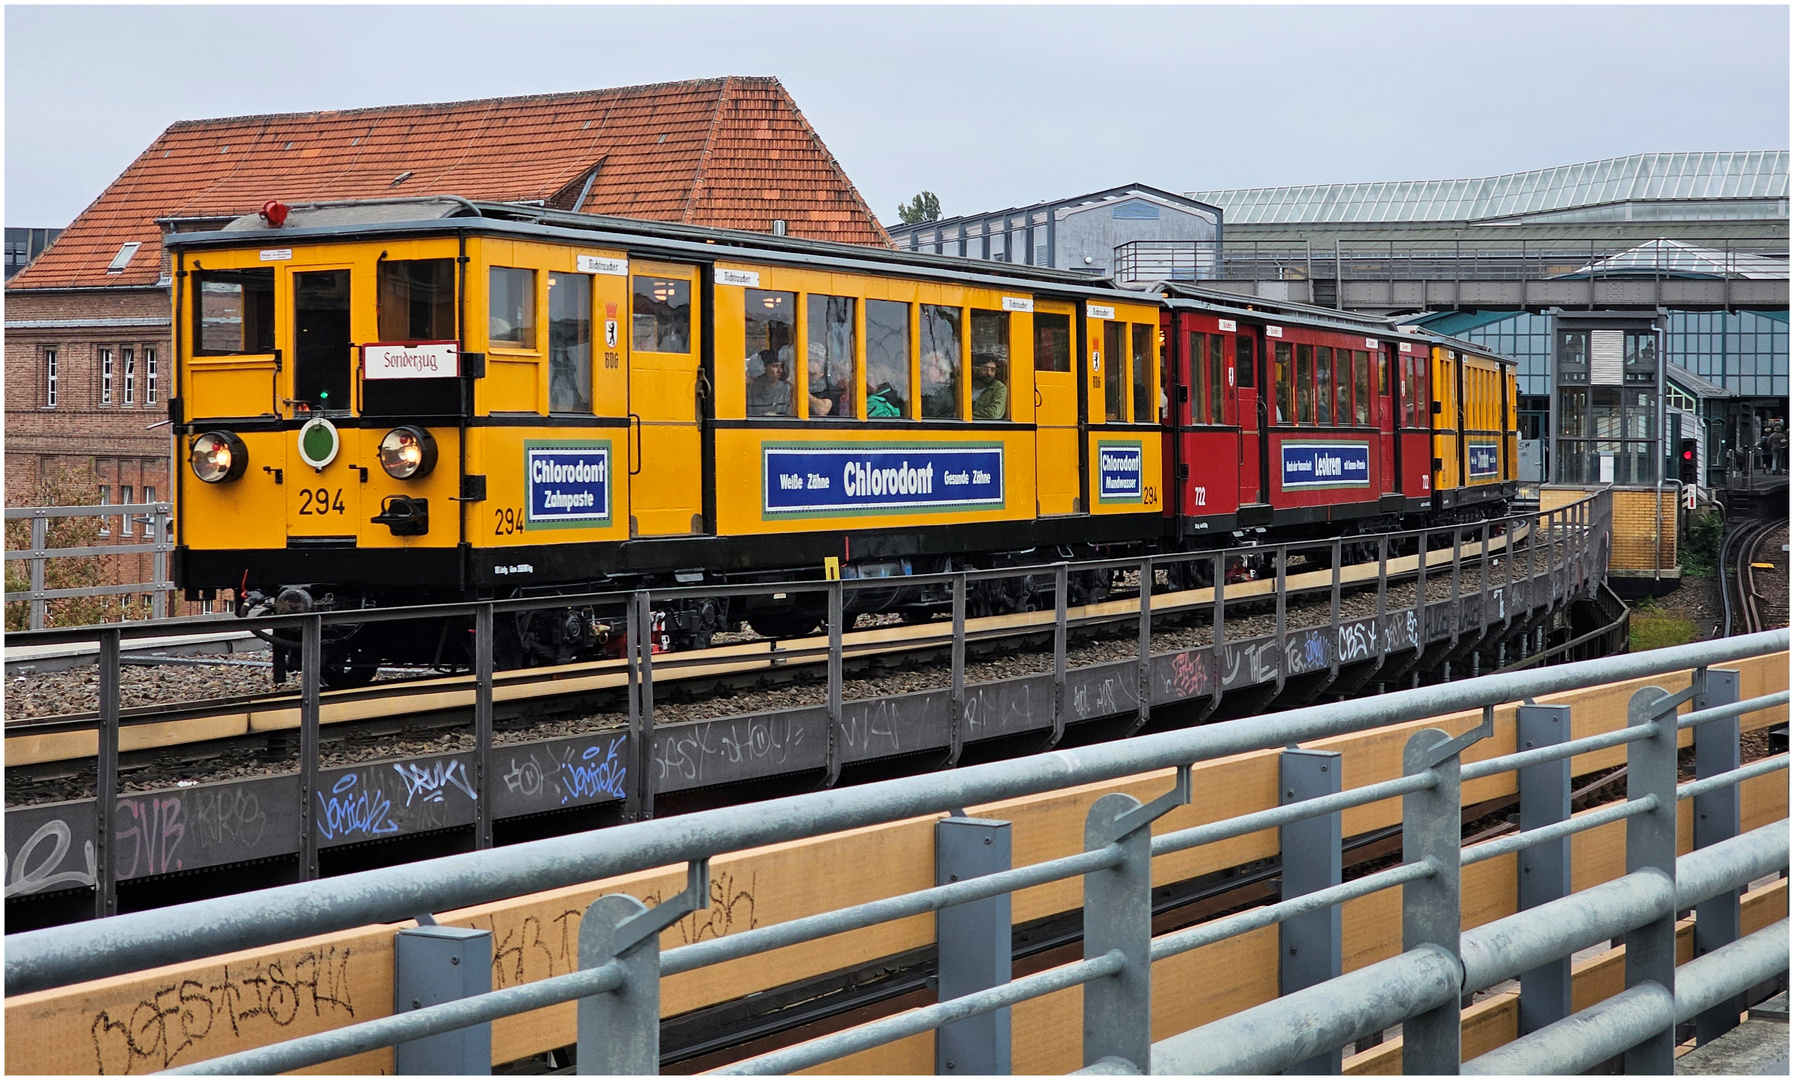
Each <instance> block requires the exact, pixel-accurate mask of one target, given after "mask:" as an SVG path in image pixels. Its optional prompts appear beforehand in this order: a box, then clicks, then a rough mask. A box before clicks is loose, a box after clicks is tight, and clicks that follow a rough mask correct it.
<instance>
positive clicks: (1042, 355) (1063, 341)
mask: <svg viewBox="0 0 1794 1080" xmlns="http://www.w3.org/2000/svg"><path fill="white" fill-rule="evenodd" d="M1034 370H1035V371H1070V370H1071V316H1070V315H1053V314H1049V313H1047V312H1044V311H1037V312H1035V313H1034Z"/></svg>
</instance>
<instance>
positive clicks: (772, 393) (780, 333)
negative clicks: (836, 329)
mask: <svg viewBox="0 0 1794 1080" xmlns="http://www.w3.org/2000/svg"><path fill="white" fill-rule="evenodd" d="M742 308H743V310H744V311H745V312H746V315H745V319H746V327H745V330H746V334H745V338H744V340H745V341H746V342H747V362H746V367H747V414H748V415H749V416H796V415H797V411H796V409H795V408H793V402H792V397H791V387H792V381H791V366H792V365H791V343H792V342H793V341H796V340H797V335H796V333H795V332H794V328H795V327H796V326H797V294H796V293H788V292H766V291H763V290H760V289H745V290H743V295H742Z"/></svg>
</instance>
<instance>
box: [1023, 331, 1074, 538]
mask: <svg viewBox="0 0 1794 1080" xmlns="http://www.w3.org/2000/svg"><path fill="white" fill-rule="evenodd" d="M1076 329H1077V310H1076V308H1075V307H1073V305H1071V304H1056V303H1053V302H1051V301H1047V300H1036V301H1035V302H1034V463H1035V465H1034V468H1035V475H1036V478H1037V480H1036V488H1035V490H1036V492H1037V494H1036V501H1035V513H1036V514H1037V515H1038V516H1040V517H1051V516H1053V515H1055V514H1073V513H1077V512H1078V511H1079V510H1081V509H1083V504H1082V503H1081V502H1080V501H1079V499H1080V496H1079V493H1080V492H1081V491H1083V489H1084V485H1083V476H1082V473H1081V470H1080V468H1079V457H1080V456H1079V453H1078V444H1079V442H1080V440H1079V438H1078V375H1077V373H1076V372H1075V371H1074V370H1073V364H1072V357H1073V354H1074V353H1076V352H1077V351H1078V350H1077V341H1076V337H1075V336H1074V335H1075V332H1076Z"/></svg>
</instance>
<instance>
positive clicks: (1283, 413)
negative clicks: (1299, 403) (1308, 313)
mask: <svg viewBox="0 0 1794 1080" xmlns="http://www.w3.org/2000/svg"><path fill="white" fill-rule="evenodd" d="M1275 355H1276V358H1277V422H1278V423H1279V424H1288V423H1291V422H1292V420H1291V417H1293V416H1295V415H1296V383H1295V379H1294V377H1293V376H1292V374H1291V371H1290V347H1289V342H1287V341H1279V342H1277V349H1276V353H1275Z"/></svg>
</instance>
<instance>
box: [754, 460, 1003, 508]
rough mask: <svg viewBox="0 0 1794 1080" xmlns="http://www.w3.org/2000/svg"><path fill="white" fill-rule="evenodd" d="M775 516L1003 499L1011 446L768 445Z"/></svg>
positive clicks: (767, 483)
mask: <svg viewBox="0 0 1794 1080" xmlns="http://www.w3.org/2000/svg"><path fill="white" fill-rule="evenodd" d="M761 453H762V454H763V457H762V476H763V477H764V488H763V496H764V501H763V502H762V503H761V505H762V507H763V508H764V510H765V512H766V514H767V515H769V516H775V515H784V514H841V513H880V512H885V513H889V512H901V511H905V510H927V509H939V508H943V507H988V508H998V507H1001V506H1002V505H1003V447H1002V446H1001V445H999V444H994V443H993V444H981V445H976V446H907V447H906V446H889V445H883V446H816V445H807V446H806V445H791V446H766V447H763V448H762V450H761Z"/></svg>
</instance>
